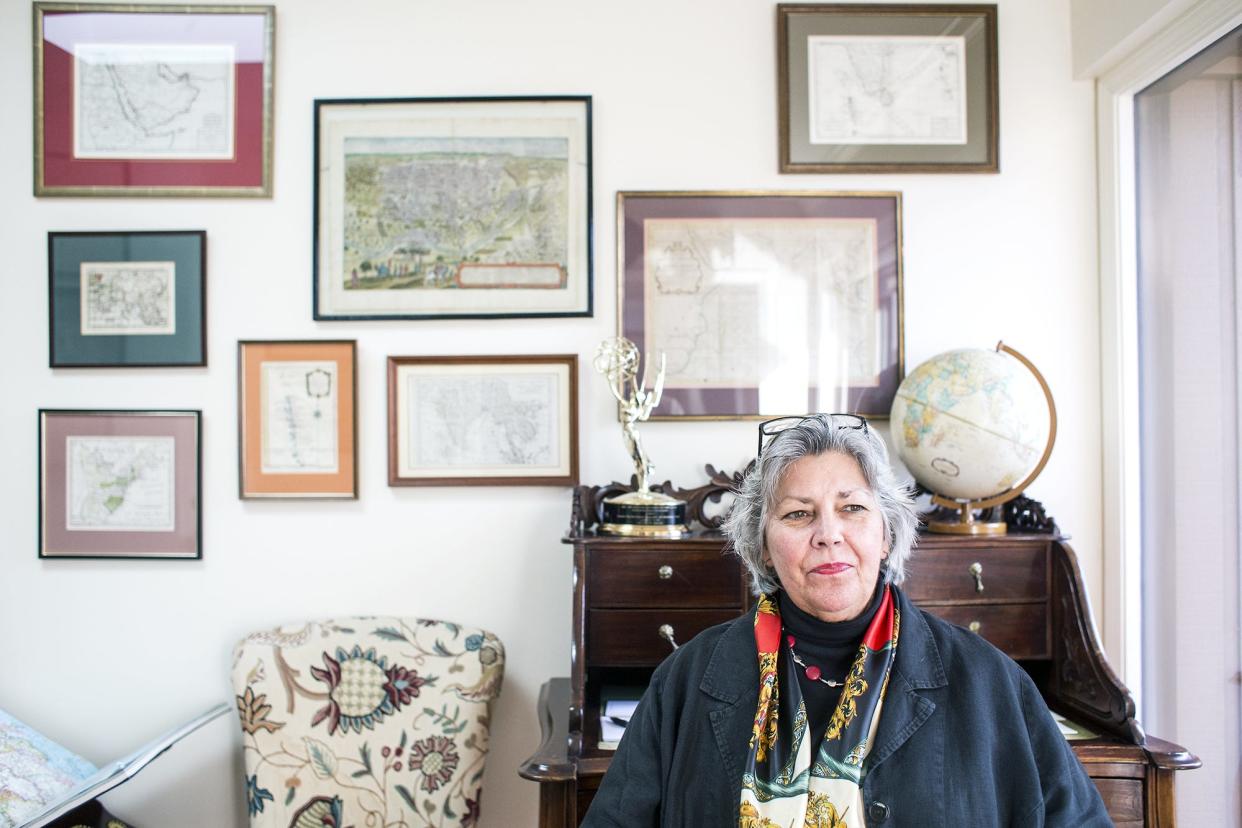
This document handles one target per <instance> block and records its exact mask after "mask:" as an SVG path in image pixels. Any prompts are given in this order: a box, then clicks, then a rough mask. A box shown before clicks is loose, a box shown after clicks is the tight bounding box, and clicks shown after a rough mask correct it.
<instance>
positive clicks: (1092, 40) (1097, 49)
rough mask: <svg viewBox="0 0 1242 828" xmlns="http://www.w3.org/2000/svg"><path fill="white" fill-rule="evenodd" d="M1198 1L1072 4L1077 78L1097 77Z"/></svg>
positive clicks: (1078, 0) (1088, 0) (1080, 0)
mask: <svg viewBox="0 0 1242 828" xmlns="http://www.w3.org/2000/svg"><path fill="white" fill-rule="evenodd" d="M1196 2H1197V0H1070V27H1071V28H1072V29H1073V32H1074V37H1073V40H1074V45H1073V59H1074V77H1077V78H1087V77H1098V76H1099V75H1100V74H1102V73H1103V72H1106V71H1108V69H1109V68H1110V67H1111V66H1112V65H1113V64H1114V63H1116V61H1117V60H1120V59H1121V58H1123V57H1124V56H1125V55H1126V54H1128V53H1129V51H1130V50H1131V49H1133V48H1134V46H1135V45H1136V44H1138V43H1141V42H1142V41H1143V40H1145V39H1146V38H1147V37H1149V36H1150V35H1151V34H1152V33H1154V32H1155V31H1157V30H1159V28H1160V27H1162V26H1164V25H1166V24H1168V23H1169V22H1170V21H1171V20H1173V19H1175V18H1176V17H1177V16H1178V15H1179V14H1181V13H1182V12H1183V11H1185V10H1186V9H1188V8H1190V7H1191V6H1194V5H1195V3H1196Z"/></svg>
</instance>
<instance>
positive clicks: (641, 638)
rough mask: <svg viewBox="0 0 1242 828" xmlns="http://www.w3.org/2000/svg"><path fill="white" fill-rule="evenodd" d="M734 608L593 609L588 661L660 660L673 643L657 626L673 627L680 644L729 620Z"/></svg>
mask: <svg viewBox="0 0 1242 828" xmlns="http://www.w3.org/2000/svg"><path fill="white" fill-rule="evenodd" d="M740 614H741V609H740V608H739V609H737V610H683V609H659V610H592V611H591V612H590V613H589V614H588V615H589V617H588V619H587V662H588V663H589V664H609V665H614V666H622V665H625V666H652V667H654V666H655V665H657V664H659V663H660V662H661V661H663V660H664V658H665V656H667V655H668V654H669V653H671V652H672V651H673V647H672V645H671V644H669V642H668V641H666V640H665V639H664V638H661V637H660V627H661V626H662V625H664V624H668V625H669V626H670V627H672V628H673V637H674V640H676V642H677V643H678V644H679V645H680V644H685V643H686V642H687V641H689V640H690V639H691V638H694V637H695V636H696V635H698V634H699V633H701V632H702V631H703V630H705V629H707V628H708V627H712V626H715V625H716V624H722V623H724V622H725V621H732V620H733V619H734V618H737V617H738V615H740Z"/></svg>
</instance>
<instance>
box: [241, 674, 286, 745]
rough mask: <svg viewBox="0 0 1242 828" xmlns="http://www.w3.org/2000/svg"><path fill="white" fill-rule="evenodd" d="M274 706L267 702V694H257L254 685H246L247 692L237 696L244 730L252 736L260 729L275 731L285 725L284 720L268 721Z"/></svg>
mask: <svg viewBox="0 0 1242 828" xmlns="http://www.w3.org/2000/svg"><path fill="white" fill-rule="evenodd" d="M271 712H272V706H271V705H270V704H268V703H267V694H266V693H260V694H259V695H257V696H256V695H255V693H254V688H253V687H249V686H247V687H246V692H245V693H243V694H241V695H240V696H238V697H237V715H238V717H239V718H240V719H241V726H242V730H244V731H246V732H247V733H249V734H251V735H252V736H253V735H254V734H255V733H257V732H259V731H260V730H266V731H268V732H269V733H275V732H276V731H277V730H280V729H281V728H282V727H284V726H285V725H284V723H283V722H272V721H268V718H267V714H268V713H271Z"/></svg>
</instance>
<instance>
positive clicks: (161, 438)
mask: <svg viewBox="0 0 1242 828" xmlns="http://www.w3.org/2000/svg"><path fill="white" fill-rule="evenodd" d="M200 418H201V415H200V412H198V411H77V410H53V409H41V410H40V411H39V461H40V462H39V557H40V558H201V557H202V547H201V538H202V514H201V510H200V509H199V491H200V485H201V473H200V461H201V449H200V440H199V434H200Z"/></svg>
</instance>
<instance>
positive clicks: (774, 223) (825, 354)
mask: <svg viewBox="0 0 1242 828" xmlns="http://www.w3.org/2000/svg"><path fill="white" fill-rule="evenodd" d="M617 239H618V259H619V260H618V272H619V273H620V274H621V278H620V279H619V290H620V297H619V300H618V308H619V319H618V329H619V332H620V334H621V335H622V336H624V337H626V338H627V339H629V340H631V341H632V342H635V343H637V344H638V345H639V349H640V350H641V351H642V353H644V354H646V355H647V358H648V359H659V358H660V355H661V354H663V355H664V356H665V358H666V360H667V362H666V372H667V373H666V376H665V384H664V394H663V397H662V400H661V403H660V405H659V406H658V407H657V408H656V409H655V412H654V413H653V414H652V419H668V418H691V419H751V418H754V419H762V418H764V417H770V416H776V415H780V414H788V413H789V412H791V411H793V412H799V413H801V412H804V411H850V412H854V413H858V414H863V415H866V416H871V417H877V416H878V417H887V416H888V410H889V407H890V406H891V405H892V400H893V395H894V394H895V393H896V391H897V386H898V385H899V384H900V382H901V378H902V375H903V356H902V355H903V338H902V289H901V194H900V193H884V192H879V193H874V192H873V193H827V192H629V193H625V192H623V193H619V194H618V195H617Z"/></svg>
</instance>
